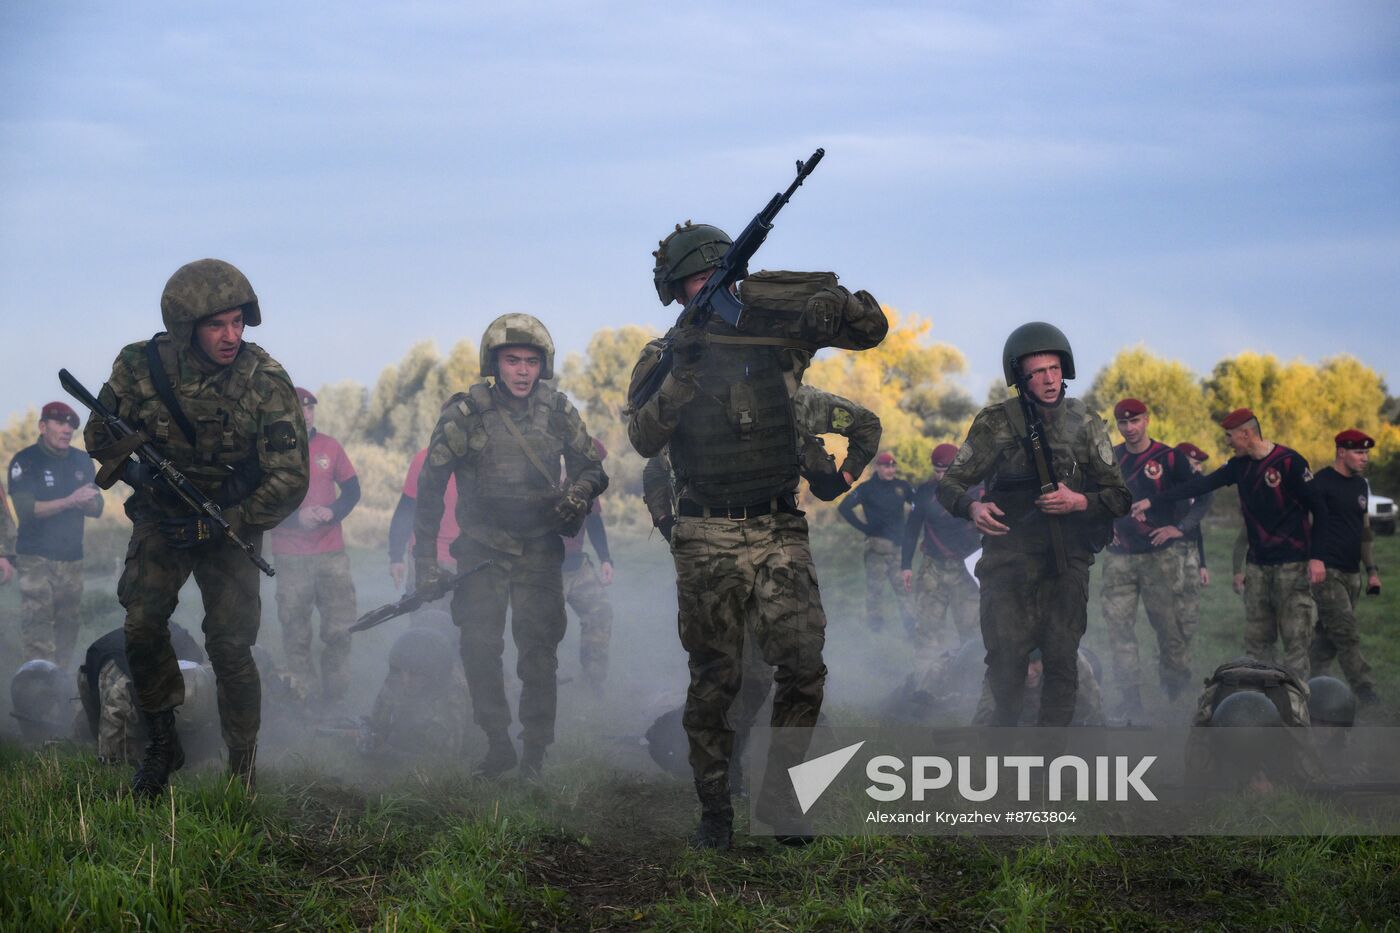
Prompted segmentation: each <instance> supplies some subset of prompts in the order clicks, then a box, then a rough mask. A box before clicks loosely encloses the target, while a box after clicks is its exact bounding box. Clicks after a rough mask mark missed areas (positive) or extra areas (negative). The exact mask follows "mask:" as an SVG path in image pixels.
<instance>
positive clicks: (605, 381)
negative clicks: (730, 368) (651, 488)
mask: <svg viewBox="0 0 1400 933" xmlns="http://www.w3.org/2000/svg"><path fill="white" fill-rule="evenodd" d="M656 336H657V335H656V332H655V331H654V330H652V329H651V328H648V327H638V326H636V325H632V324H629V325H626V326H624V327H619V328H616V329H614V328H603V329H602V330H600V331H597V332H596V333H595V334H594V335H593V337H592V338H591V339H590V340H589V341H588V350H587V353H586V354H585V355H583V356H580V355H579V354H577V353H570V354H569V357H568V359H566V360H565V361H564V366H563V369H562V375H561V376H560V378H559V387H560V389H562V390H563V391H565V392H567V393H568V394H569V396H570V397H571V398H572V399H573V401H574V403H575V404H576V405H578V409H579V414H581V415H582V416H583V420H584V423H585V424H586V425H587V426H588V433H589V434H591V435H593V436H594V437H596V438H598V439H599V440H600V441H602V442H603V445H604V446H605V447H607V449H608V459H607V462H606V463H605V464H604V467H605V469H606V470H607V472H608V488H609V497H610V499H612V500H614V501H615V500H616V499H617V496H618V495H619V494H626V495H636V496H640V495H641V494H642V466H643V461H642V458H641V457H640V456H638V455H637V452H636V451H634V450H633V449H632V443H631V442H630V441H629V440H628V439H627V422H626V419H625V418H624V416H623V414H622V411H623V409H624V408H625V407H626V406H627V387H628V384H629V383H630V382H631V379H632V368H633V367H634V366H636V364H637V358H638V357H639V356H641V354H642V347H644V346H646V344H647V341H649V340H651V339H653V338H654V337H656ZM614 511H616V510H614Z"/></svg>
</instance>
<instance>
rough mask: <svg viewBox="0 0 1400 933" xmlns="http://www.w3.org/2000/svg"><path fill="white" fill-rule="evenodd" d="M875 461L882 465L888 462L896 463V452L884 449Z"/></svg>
mask: <svg viewBox="0 0 1400 933" xmlns="http://www.w3.org/2000/svg"><path fill="white" fill-rule="evenodd" d="M875 462H876V463H877V464H879V465H881V466H884V465H885V464H887V463H894V454H892V453H890V452H889V451H888V450H882V451H880V456H878V457H876V458H875Z"/></svg>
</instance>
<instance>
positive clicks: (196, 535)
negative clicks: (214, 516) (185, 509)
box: [159, 515, 214, 551]
mask: <svg viewBox="0 0 1400 933" xmlns="http://www.w3.org/2000/svg"><path fill="white" fill-rule="evenodd" d="M159 527H160V534H161V537H163V538H164V539H165V543H166V544H168V545H169V546H170V547H173V548H175V549H176V550H180V551H184V550H188V549H190V548H195V547H199V546H200V545H203V544H208V543H209V542H210V541H212V540H214V523H213V522H211V521H209V519H207V518H205V517H204V516H203V515H189V516H185V517H182V518H163V519H161V520H160V522H159Z"/></svg>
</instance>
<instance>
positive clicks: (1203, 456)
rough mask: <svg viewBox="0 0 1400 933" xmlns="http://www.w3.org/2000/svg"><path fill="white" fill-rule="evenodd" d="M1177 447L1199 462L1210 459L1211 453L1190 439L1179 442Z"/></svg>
mask: <svg viewBox="0 0 1400 933" xmlns="http://www.w3.org/2000/svg"><path fill="white" fill-rule="evenodd" d="M1176 449H1177V450H1179V451H1181V452H1182V453H1183V454H1185V455H1186V456H1188V457H1190V458H1191V459H1192V460H1195V461H1196V462H1197V463H1200V462H1201V461H1203V460H1209V459H1210V454H1208V453H1206V452H1205V451H1204V450H1202V449H1201V448H1199V447H1197V446H1196V445H1195V444H1193V443H1191V442H1190V441H1183V442H1182V443H1180V444H1177V445H1176Z"/></svg>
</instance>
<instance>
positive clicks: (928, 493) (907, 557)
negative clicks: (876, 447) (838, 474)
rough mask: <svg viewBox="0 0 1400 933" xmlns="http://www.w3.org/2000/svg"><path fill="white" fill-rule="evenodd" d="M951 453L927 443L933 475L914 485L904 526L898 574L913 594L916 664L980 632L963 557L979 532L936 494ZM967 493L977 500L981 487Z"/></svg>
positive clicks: (978, 540) (950, 448)
mask: <svg viewBox="0 0 1400 933" xmlns="http://www.w3.org/2000/svg"><path fill="white" fill-rule="evenodd" d="M957 455H958V448H957V445H955V444H939V445H938V446H937V447H935V448H933V453H932V455H930V458H929V459H930V461H931V462H932V465H933V477H932V478H931V479H929V481H928V482H926V483H924V484H922V485H921V486H919V488H917V489H915V490H914V510H913V511H912V512H910V513H909V520H908V521H907V522H906V523H905V525H904V547H903V550H902V552H901V558H902V560H901V564H900V566H901V570H900V574H899V576H900V580H901V581H902V582H903V584H904V592H906V593H911V592H912V593H913V594H914V606H915V619H916V621H915V623H914V642H915V646H914V651H915V655H916V657H917V658H918V660H919V662H920V664H921V665H923V664H926V663H928V662H931V661H932V660H933V659H934V658H935V657H936V656H937V655H938V652H939V649H940V646H942V647H948V646H949V645H951V646H952V647H957V646H959V645H961V644H962V643H963V642H965V641H967V640H968V639H969V638H980V637H981V635H980V633H979V632H978V630H977V614H978V606H979V602H980V600H981V596H980V594H979V592H978V589H977V581H976V580H974V579H973V578H972V574H971V573H969V572H968V570H967V564H966V563H965V561H966V560H967V557H968V555H970V554H971V553H972V552H974V551H976V550H977V549H978V548H979V547H981V546H982V535H981V533H980V532H978V530H977V529H976V528H975V527H973V525H972V522H970V521H968V520H967V519H965V518H958V517H957V516H955V515H952V514H951V513H949V511H948V510H947V509H945V508H944V507H943V506H942V505H941V504H940V503H939V501H938V497H937V495H936V490H937V489H938V484H939V483H940V482H941V481H942V480H943V477H944V475H945V474H946V473H947V472H948V467H950V466H952V464H953V458H954V457H956V456H957ZM972 496H973V498H974V499H980V498H981V487H978V488H977V489H975V490H974V491H973V494H972ZM921 544H922V547H921V550H923V552H924V557H923V560H922V561H920V563H919V578H918V580H917V581H915V579H914V569H913V568H914V550H915V549H916V548H920V545H921ZM948 615H951V616H952V623H953V624H952V626H951V628H952V631H949V630H948V627H946V626H945V625H944V623H943V619H944V617H945V616H948ZM954 638H956V639H957V640H956V642H954V640H953V639H954ZM945 642H946V643H948V644H943V643H945Z"/></svg>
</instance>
